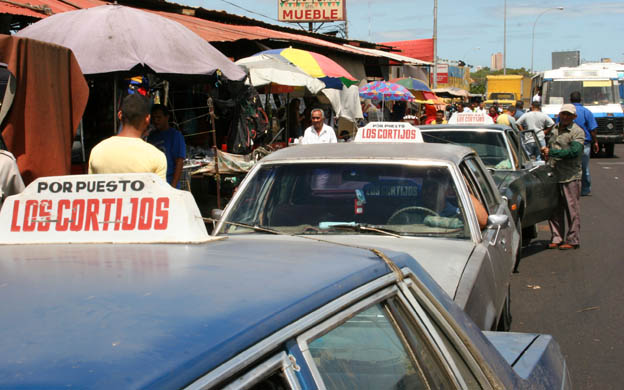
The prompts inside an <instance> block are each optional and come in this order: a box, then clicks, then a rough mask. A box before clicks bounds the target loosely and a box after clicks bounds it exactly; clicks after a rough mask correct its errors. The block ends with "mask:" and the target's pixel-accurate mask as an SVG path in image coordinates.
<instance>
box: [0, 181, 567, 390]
mask: <svg viewBox="0 0 624 390" xmlns="http://www.w3.org/2000/svg"><path fill="white" fill-rule="evenodd" d="M0 292H1V293H2V299H1V300H0V313H2V314H1V317H0V324H1V326H0V389H107V390H108V389H254V390H260V389H421V388H422V389H458V388H462V389H473V388H478V389H511V388H519V389H553V388H557V389H569V388H570V381H569V376H568V372H567V369H566V365H565V361H564V358H563V356H562V355H561V352H560V350H559V347H558V346H557V344H556V343H555V341H554V340H553V339H552V337H550V336H544V335H536V334H515V333H491V332H481V331H480V330H479V329H478V327H477V326H476V325H475V324H474V323H473V322H472V320H470V319H469V318H468V316H466V315H465V314H464V312H462V311H461V310H460V309H459V307H458V306H456V304H455V303H453V301H452V300H451V299H450V298H449V297H448V296H447V295H446V294H445V293H444V292H443V291H442V290H441V288H440V287H439V286H438V285H437V284H436V282H434V281H433V279H432V278H431V277H430V276H429V275H428V274H427V273H426V272H425V271H424V270H423V268H421V267H420V266H419V264H418V263H417V262H416V261H415V260H414V259H413V258H412V257H410V256H409V255H407V254H402V253H398V252H391V251H385V250H384V251H380V250H377V249H374V248H367V247H359V246H355V245H345V244H336V243H330V242H326V241H323V240H321V239H319V238H318V237H317V238H312V237H294V236H288V235H279V236H271V239H267V236H266V235H264V236H263V235H255V236H240V237H230V238H228V237H222V238H215V237H209V236H208V234H207V232H206V228H205V226H204V224H203V221H202V217H201V215H200V214H199V209H198V208H197V205H196V204H195V202H194V201H193V199H192V197H191V195H190V193H188V192H185V191H180V190H176V189H173V188H172V187H171V186H169V185H168V184H167V183H166V182H165V181H164V180H162V179H160V178H159V177H157V176H156V175H154V174H128V175H125V174H124V175H119V174H108V175H89V176H71V177H50V178H40V179H37V180H36V181H34V182H33V183H31V184H30V185H29V186H28V187H27V188H26V190H25V191H24V192H23V193H21V194H19V195H13V196H10V197H8V198H7V200H6V201H5V203H4V205H3V206H2V208H1V209H0Z"/></svg>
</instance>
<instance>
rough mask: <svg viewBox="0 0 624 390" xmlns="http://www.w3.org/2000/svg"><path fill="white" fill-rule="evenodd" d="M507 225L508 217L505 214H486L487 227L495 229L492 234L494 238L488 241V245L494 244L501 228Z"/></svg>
mask: <svg viewBox="0 0 624 390" xmlns="http://www.w3.org/2000/svg"><path fill="white" fill-rule="evenodd" d="M507 226H509V217H508V216H507V215H505V214H492V215H489V216H488V219H487V228H488V229H496V235H494V239H492V241H490V242H489V244H490V245H492V246H494V245H496V242H497V241H498V235H499V233H500V230H501V229H504V228H506V227H507Z"/></svg>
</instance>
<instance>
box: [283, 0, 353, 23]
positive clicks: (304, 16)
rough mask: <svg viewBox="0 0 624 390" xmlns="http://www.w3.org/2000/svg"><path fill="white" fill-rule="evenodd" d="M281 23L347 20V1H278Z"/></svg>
mask: <svg viewBox="0 0 624 390" xmlns="http://www.w3.org/2000/svg"><path fill="white" fill-rule="evenodd" d="M277 12H278V19H279V21H280V22H312V23H314V22H338V21H344V20H346V19H347V9H346V6H345V0H338V1H335V0H334V1H326V0H278V1H277Z"/></svg>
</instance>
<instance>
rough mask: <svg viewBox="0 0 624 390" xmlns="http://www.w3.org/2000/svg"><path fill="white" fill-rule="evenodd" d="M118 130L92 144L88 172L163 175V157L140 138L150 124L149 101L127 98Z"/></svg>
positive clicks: (165, 158)
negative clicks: (116, 132) (119, 129)
mask: <svg viewBox="0 0 624 390" xmlns="http://www.w3.org/2000/svg"><path fill="white" fill-rule="evenodd" d="M117 115H118V116H119V119H120V120H121V124H122V127H121V131H120V132H119V134H117V135H116V136H113V137H110V138H107V139H105V140H104V141H102V142H100V143H99V144H97V145H95V147H94V148H93V150H91V156H90V157H89V173H132V172H136V173H142V172H146V173H155V174H157V175H158V176H160V177H161V178H162V179H163V180H166V175H167V157H166V156H165V154H164V153H163V152H161V151H160V150H158V148H156V147H155V146H154V145H151V144H149V143H147V142H145V141H143V139H142V138H141V136H142V135H143V133H144V132H145V130H146V129H147V127H148V126H149V123H150V102H149V100H148V99H147V98H146V97H144V96H141V95H139V94H137V93H135V94H132V95H128V96H126V97H125V98H124V100H123V102H122V103H121V110H119V112H118V114H117Z"/></svg>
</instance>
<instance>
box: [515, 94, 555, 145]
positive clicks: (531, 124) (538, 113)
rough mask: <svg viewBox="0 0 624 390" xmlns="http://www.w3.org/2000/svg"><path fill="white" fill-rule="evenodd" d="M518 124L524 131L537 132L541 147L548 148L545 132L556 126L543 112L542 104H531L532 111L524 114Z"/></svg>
mask: <svg viewBox="0 0 624 390" xmlns="http://www.w3.org/2000/svg"><path fill="white" fill-rule="evenodd" d="M516 123H517V124H519V125H520V126H522V128H523V129H526V130H535V134H536V135H537V138H538V139H539V141H540V143H541V144H542V145H541V147H543V146H546V136H545V132H548V131H549V130H550V129H551V128H552V127H553V126H554V124H555V122H554V121H553V120H552V119H551V118H550V117H549V116H548V115H546V114H544V113H543V112H542V109H541V105H540V103H539V102H535V101H534V102H533V103H531V111H529V112H526V113H524V114H522V116H521V117H520V119H518V121H517V122H516Z"/></svg>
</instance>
